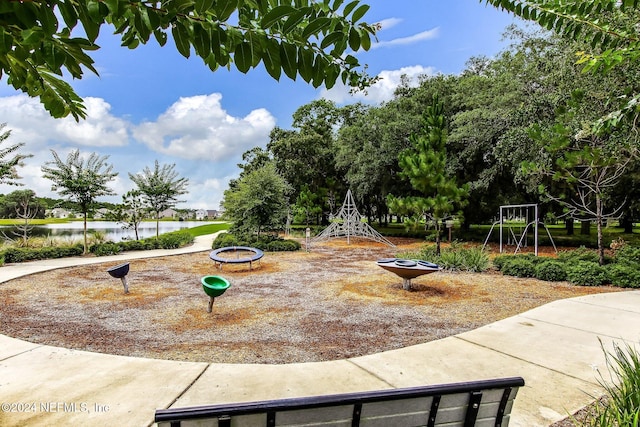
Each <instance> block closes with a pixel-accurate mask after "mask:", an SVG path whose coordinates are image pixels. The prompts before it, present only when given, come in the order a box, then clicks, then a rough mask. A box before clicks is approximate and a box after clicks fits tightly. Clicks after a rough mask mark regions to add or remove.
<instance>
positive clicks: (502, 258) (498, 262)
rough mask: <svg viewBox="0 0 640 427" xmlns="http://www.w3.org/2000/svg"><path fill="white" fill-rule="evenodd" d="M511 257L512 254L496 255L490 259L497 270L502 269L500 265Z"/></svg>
mask: <svg viewBox="0 0 640 427" xmlns="http://www.w3.org/2000/svg"><path fill="white" fill-rule="evenodd" d="M512 258H513V255H498V256H496V257H495V258H493V260H492V261H491V262H492V263H493V266H494V267H495V268H497V269H498V270H502V267H503V266H504V264H505V263H506V262H508V261H509V260H510V259H512Z"/></svg>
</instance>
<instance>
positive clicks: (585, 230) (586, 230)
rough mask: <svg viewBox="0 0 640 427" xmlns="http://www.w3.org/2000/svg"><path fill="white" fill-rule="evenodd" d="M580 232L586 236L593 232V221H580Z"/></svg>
mask: <svg viewBox="0 0 640 427" xmlns="http://www.w3.org/2000/svg"><path fill="white" fill-rule="evenodd" d="M580 234H582V235H584V236H589V235H590V234H591V221H580Z"/></svg>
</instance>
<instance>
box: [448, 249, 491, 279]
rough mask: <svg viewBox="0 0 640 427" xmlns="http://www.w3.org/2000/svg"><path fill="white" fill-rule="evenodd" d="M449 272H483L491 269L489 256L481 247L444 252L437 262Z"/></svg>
mask: <svg viewBox="0 0 640 427" xmlns="http://www.w3.org/2000/svg"><path fill="white" fill-rule="evenodd" d="M437 263H438V264H439V265H440V266H441V267H443V268H446V269H449V270H458V271H469V272H473V273H475V272H482V271H486V270H487V269H488V268H489V265H490V261H489V255H488V254H487V253H486V252H485V251H483V250H482V248H480V247H472V248H456V247H454V248H452V249H449V250H445V251H442V253H441V254H440V258H439V260H438V262H437Z"/></svg>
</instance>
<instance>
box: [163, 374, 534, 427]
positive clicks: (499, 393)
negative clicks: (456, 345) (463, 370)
mask: <svg viewBox="0 0 640 427" xmlns="http://www.w3.org/2000/svg"><path fill="white" fill-rule="evenodd" d="M522 386H524V380H523V379H522V378H520V377H514V378H501V379H494V380H482V381H473V382H465V383H455V384H442V385H429V386H423V387H412V388H399V389H389V390H379V391H369V392H360V393H348V394H334V395H326V396H316V397H303V398H291V399H280V400H267V401H261V402H249V403H230V404H223V405H207V406H195V407H187V408H172V409H158V410H156V413H155V422H156V423H158V427H181V426H182V427H185V426H191V425H207V426H212V427H238V426H242V427H258V426H259V427H275V426H289V427H293V426H308V425H313V426H327V427H328V426H331V427H356V426H363V427H365V426H367V427H404V426H434V427H435V426H445V425H446V426H451V427H453V426H461V427H462V426H464V427H471V426H482V427H488V426H492V427H498V426H503V427H506V426H508V425H509V418H510V414H511V408H512V407H513V401H514V399H515V397H516V393H517V392H518V388H519V387H522ZM205 420H206V424H204V423H200V422H202V421H205ZM183 422H184V424H181V423H183Z"/></svg>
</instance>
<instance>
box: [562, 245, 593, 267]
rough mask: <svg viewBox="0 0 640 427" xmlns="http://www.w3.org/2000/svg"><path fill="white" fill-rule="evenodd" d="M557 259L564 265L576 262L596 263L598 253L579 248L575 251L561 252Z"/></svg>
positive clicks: (582, 247)
mask: <svg viewBox="0 0 640 427" xmlns="http://www.w3.org/2000/svg"><path fill="white" fill-rule="evenodd" d="M558 259H559V260H560V261H563V262H565V263H573V262H577V261H589V262H595V263H597V262H598V252H597V251H595V250H593V249H587V248H585V247H584V246H580V247H579V248H577V249H571V250H568V251H561V252H559V253H558Z"/></svg>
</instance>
